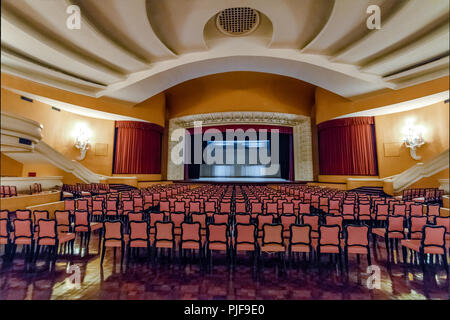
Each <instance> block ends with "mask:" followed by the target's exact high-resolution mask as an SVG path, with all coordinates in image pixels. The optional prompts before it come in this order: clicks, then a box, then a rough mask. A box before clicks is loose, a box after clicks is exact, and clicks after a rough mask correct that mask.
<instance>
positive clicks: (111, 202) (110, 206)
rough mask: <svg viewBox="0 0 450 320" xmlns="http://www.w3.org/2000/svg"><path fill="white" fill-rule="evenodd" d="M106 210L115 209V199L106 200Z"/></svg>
mask: <svg viewBox="0 0 450 320" xmlns="http://www.w3.org/2000/svg"><path fill="white" fill-rule="evenodd" d="M106 210H108V211H113V210H117V199H114V200H106Z"/></svg>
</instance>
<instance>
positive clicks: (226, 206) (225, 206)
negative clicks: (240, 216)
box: [220, 201, 231, 213]
mask: <svg viewBox="0 0 450 320" xmlns="http://www.w3.org/2000/svg"><path fill="white" fill-rule="evenodd" d="M220 213H231V202H224V201H222V202H221V203H220Z"/></svg>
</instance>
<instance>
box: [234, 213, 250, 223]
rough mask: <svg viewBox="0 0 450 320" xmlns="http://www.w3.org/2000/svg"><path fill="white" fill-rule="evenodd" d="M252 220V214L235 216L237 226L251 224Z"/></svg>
mask: <svg viewBox="0 0 450 320" xmlns="http://www.w3.org/2000/svg"><path fill="white" fill-rule="evenodd" d="M250 220H251V215H250V214H248V213H247V214H236V215H235V216H234V221H235V224H237V223H241V224H249V223H250Z"/></svg>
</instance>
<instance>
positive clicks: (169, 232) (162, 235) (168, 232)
mask: <svg viewBox="0 0 450 320" xmlns="http://www.w3.org/2000/svg"><path fill="white" fill-rule="evenodd" d="M173 229H174V225H173V222H172V221H156V222H155V230H156V231H155V241H160V240H167V241H173V240H174V233H173Z"/></svg>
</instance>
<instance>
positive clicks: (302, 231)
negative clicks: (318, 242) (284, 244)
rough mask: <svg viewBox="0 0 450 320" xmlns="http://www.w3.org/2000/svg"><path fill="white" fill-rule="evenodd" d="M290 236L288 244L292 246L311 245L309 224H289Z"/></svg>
mask: <svg viewBox="0 0 450 320" xmlns="http://www.w3.org/2000/svg"><path fill="white" fill-rule="evenodd" d="M290 229H291V234H290V238H289V243H290V244H291V245H293V244H306V245H309V244H311V226H310V225H309V224H291V227H290Z"/></svg>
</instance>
